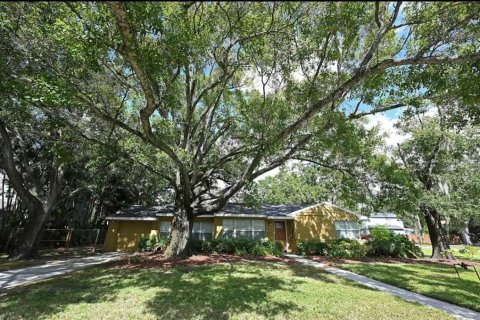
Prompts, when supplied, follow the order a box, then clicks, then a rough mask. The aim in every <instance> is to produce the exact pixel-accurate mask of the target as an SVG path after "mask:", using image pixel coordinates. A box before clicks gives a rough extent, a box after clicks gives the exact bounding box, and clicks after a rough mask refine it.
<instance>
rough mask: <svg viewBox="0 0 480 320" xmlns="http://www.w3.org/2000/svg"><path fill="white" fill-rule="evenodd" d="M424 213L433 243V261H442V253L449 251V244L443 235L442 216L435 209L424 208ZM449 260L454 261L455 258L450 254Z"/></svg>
mask: <svg viewBox="0 0 480 320" xmlns="http://www.w3.org/2000/svg"><path fill="white" fill-rule="evenodd" d="M422 213H423V215H424V217H425V222H426V224H427V228H428V234H429V236H430V240H431V242H432V257H431V258H432V259H441V258H442V257H443V256H442V253H443V252H444V251H445V250H446V249H448V244H447V243H446V242H445V239H444V237H443V235H442V230H441V223H440V215H439V214H438V212H437V211H436V210H435V209H433V208H428V207H423V208H422ZM448 258H449V259H453V256H452V255H451V254H449V256H448Z"/></svg>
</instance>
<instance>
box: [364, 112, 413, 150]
mask: <svg viewBox="0 0 480 320" xmlns="http://www.w3.org/2000/svg"><path fill="white" fill-rule="evenodd" d="M367 119H368V123H367V124H365V127H366V128H367V129H372V128H373V127H378V128H379V130H380V133H381V134H383V135H384V139H385V144H386V146H387V147H389V148H391V147H395V146H396V145H397V144H398V143H402V142H403V141H405V140H407V139H409V138H411V135H410V134H404V133H402V132H400V130H398V129H397V128H395V123H396V122H397V121H398V119H391V118H388V117H387V116H385V115H383V114H375V115H369V116H367Z"/></svg>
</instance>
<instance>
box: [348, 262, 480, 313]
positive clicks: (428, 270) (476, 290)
mask: <svg viewBox="0 0 480 320" xmlns="http://www.w3.org/2000/svg"><path fill="white" fill-rule="evenodd" d="M341 267H342V268H344V269H347V270H350V271H353V272H356V273H359V274H362V275H364V276H367V277H370V278H372V279H376V280H379V281H382V282H385V283H389V284H391V285H394V286H397V287H401V288H404V289H407V290H410V291H413V292H418V293H421V294H424V295H426V296H429V297H432V298H436V299H439V300H444V301H447V302H450V303H453V304H456V305H459V306H464V307H467V308H470V309H473V310H476V311H480V281H479V280H478V278H477V276H476V275H475V272H474V271H473V269H469V270H463V269H461V268H460V269H461V270H459V273H460V277H461V279H458V277H457V274H456V273H455V269H454V268H453V266H446V265H440V264H404V263H402V264H400V263H399V264H394V263H388V264H387V263H359V264H342V265H341ZM479 269H480V268H479V267H477V270H478V271H479V272H480V270H479Z"/></svg>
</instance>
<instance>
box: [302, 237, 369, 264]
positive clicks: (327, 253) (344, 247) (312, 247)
mask: <svg viewBox="0 0 480 320" xmlns="http://www.w3.org/2000/svg"><path fill="white" fill-rule="evenodd" d="M297 253H298V254H301V255H319V256H324V257H327V258H340V259H358V258H363V257H365V256H366V254H367V247H366V246H365V245H364V244H363V243H360V242H359V241H357V240H351V239H336V240H331V241H327V242H321V241H299V243H298V245H297Z"/></svg>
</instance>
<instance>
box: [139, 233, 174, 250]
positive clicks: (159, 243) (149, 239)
mask: <svg viewBox="0 0 480 320" xmlns="http://www.w3.org/2000/svg"><path fill="white" fill-rule="evenodd" d="M166 246H167V238H165V237H159V236H153V235H152V236H143V237H142V238H140V240H139V241H138V250H139V251H140V252H145V251H155V250H157V249H159V248H160V249H161V250H162V251H163V250H164V249H165V247H166Z"/></svg>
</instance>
